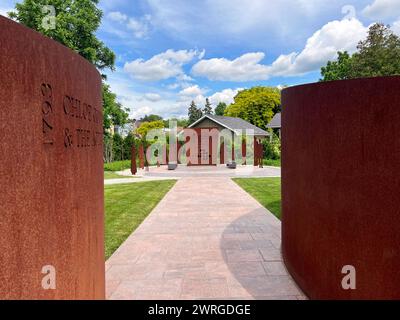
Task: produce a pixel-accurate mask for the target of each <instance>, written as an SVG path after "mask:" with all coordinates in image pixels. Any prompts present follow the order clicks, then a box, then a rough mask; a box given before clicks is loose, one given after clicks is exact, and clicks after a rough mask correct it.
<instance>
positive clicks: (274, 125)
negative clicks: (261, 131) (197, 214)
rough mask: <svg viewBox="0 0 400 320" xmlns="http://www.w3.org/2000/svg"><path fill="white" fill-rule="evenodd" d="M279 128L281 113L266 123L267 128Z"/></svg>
mask: <svg viewBox="0 0 400 320" xmlns="http://www.w3.org/2000/svg"><path fill="white" fill-rule="evenodd" d="M280 127H281V113H277V114H276V115H275V116H274V117H273V118H272V120H271V122H270V123H268V125H267V128H271V129H278V128H280Z"/></svg>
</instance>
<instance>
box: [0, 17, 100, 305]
mask: <svg viewBox="0 0 400 320" xmlns="http://www.w3.org/2000/svg"><path fill="white" fill-rule="evenodd" d="M102 124H103V121H102V98H101V77H100V75H99V73H98V72H97V70H96V69H95V68H94V67H93V66H92V65H91V64H90V63H88V62H87V61H86V60H84V59H83V58H82V57H80V56H79V55H77V54H76V53H74V52H73V51H71V50H69V49H68V48H66V47H64V46H61V45H60V44H58V43H56V42H55V41H53V40H51V39H49V38H46V37H43V36H42V35H40V34H39V33H37V32H34V31H32V30H30V29H28V28H26V27H24V26H22V25H20V24H18V23H15V22H13V21H11V20H9V19H6V18H3V17H0V154H1V158H0V189H1V192H0V211H1V212H0V299H102V298H104V295H105V292H104V236H103V234H104V231H103V229H104V223H103V219H104V217H103V215H104V200H103V193H104V191H103V184H104V180H103V161H102V160H103V159H102V144H103V128H102V127H103V125H102ZM52 267H54V269H52ZM54 271H55V277H53V275H54ZM42 272H44V273H42ZM54 286H55V287H54Z"/></svg>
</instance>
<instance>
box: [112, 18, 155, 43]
mask: <svg viewBox="0 0 400 320" xmlns="http://www.w3.org/2000/svg"><path fill="white" fill-rule="evenodd" d="M107 18H108V19H110V20H111V21H114V22H117V23H119V24H123V25H125V27H126V29H127V30H129V31H130V32H133V35H134V37H135V38H137V39H143V38H147V37H148V35H149V33H150V29H151V16H150V15H148V14H147V15H144V16H143V17H141V18H130V17H128V16H127V15H126V14H124V13H121V12H119V11H112V12H110V13H109V14H108V15H107Z"/></svg>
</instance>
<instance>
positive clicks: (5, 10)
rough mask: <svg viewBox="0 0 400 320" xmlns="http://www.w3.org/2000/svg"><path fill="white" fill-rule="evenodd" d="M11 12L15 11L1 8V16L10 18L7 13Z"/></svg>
mask: <svg viewBox="0 0 400 320" xmlns="http://www.w3.org/2000/svg"><path fill="white" fill-rule="evenodd" d="M10 11H13V8H0V15H1V16H4V17H7V18H8V15H7V13H8V12H10Z"/></svg>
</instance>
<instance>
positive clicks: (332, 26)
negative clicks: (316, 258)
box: [268, 19, 368, 76]
mask: <svg viewBox="0 0 400 320" xmlns="http://www.w3.org/2000/svg"><path fill="white" fill-rule="evenodd" d="M367 31H368V28H367V27H364V25H363V24H362V23H361V22H360V21H359V20H357V19H350V20H347V19H344V20H341V21H337V20H336V21H331V22H329V23H327V24H326V25H324V26H323V27H322V28H321V29H320V30H318V31H317V32H315V33H314V34H313V35H312V36H311V37H310V38H309V39H308V40H307V43H306V46H305V47H304V49H303V51H301V52H300V53H296V52H292V53H290V54H287V55H281V56H279V57H278V59H276V60H275V61H274V63H273V64H272V65H271V68H270V70H269V72H268V73H269V74H270V75H274V76H294V75H301V74H304V73H307V72H310V71H314V70H317V69H319V68H320V67H321V66H322V65H324V64H325V63H326V62H327V61H328V60H332V59H334V58H335V57H336V54H337V51H344V50H346V51H349V52H354V51H355V50H356V47H357V44H358V42H359V41H360V40H362V39H364V38H365V37H366V35H367Z"/></svg>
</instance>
